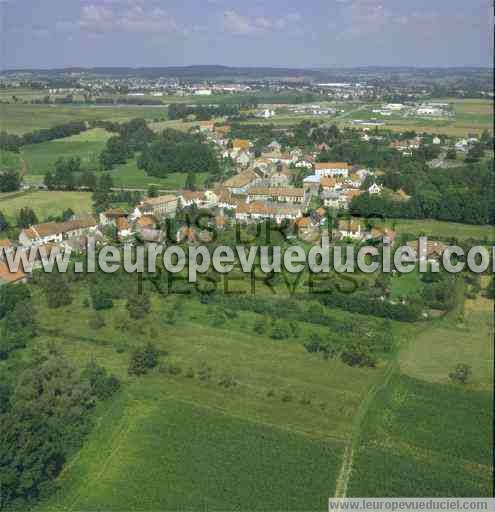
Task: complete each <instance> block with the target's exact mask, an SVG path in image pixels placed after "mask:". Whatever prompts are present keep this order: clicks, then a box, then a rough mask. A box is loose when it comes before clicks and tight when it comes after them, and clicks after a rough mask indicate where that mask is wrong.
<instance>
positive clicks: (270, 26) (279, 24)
mask: <svg viewBox="0 0 495 512" xmlns="http://www.w3.org/2000/svg"><path fill="white" fill-rule="evenodd" d="M301 20H302V16H301V15H300V14H299V13H298V12H292V13H289V14H287V15H286V16H284V17H280V18H276V19H274V18H268V17H265V16H257V17H253V16H244V15H242V14H239V13H238V12H237V11H234V10H229V11H225V12H224V13H223V29H224V31H225V32H229V33H231V34H241V35H249V34H262V33H267V32H271V31H274V30H281V29H284V28H286V27H288V26H289V25H291V24H295V23H299V22H300V21H301Z"/></svg>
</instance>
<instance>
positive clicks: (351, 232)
mask: <svg viewBox="0 0 495 512" xmlns="http://www.w3.org/2000/svg"><path fill="white" fill-rule="evenodd" d="M337 231H338V232H339V233H340V235H341V236H342V237H343V238H351V239H352V240H361V238H363V235H364V231H362V229H361V224H360V223H359V222H357V221H355V220H352V219H349V220H341V221H339V224H338V228H337Z"/></svg>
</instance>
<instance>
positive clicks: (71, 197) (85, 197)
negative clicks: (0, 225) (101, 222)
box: [0, 191, 92, 222]
mask: <svg viewBox="0 0 495 512" xmlns="http://www.w3.org/2000/svg"><path fill="white" fill-rule="evenodd" d="M26 206H29V207H30V208H32V209H33V210H34V212H35V213H36V216H37V217H38V219H39V221H40V222H41V221H43V220H44V219H46V218H47V217H49V216H59V215H61V214H62V212H63V211H64V210H66V209H68V208H72V210H73V211H74V212H75V213H76V214H78V215H87V214H91V213H92V202H91V194H90V193H89V192H58V191H54V192H44V191H39V192H17V193H8V194H0V211H1V212H2V213H3V214H4V215H5V216H6V217H7V219H8V220H10V221H12V222H15V219H16V217H17V214H18V212H19V210H20V209H21V208H24V207H26Z"/></svg>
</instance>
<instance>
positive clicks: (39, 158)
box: [20, 128, 111, 176]
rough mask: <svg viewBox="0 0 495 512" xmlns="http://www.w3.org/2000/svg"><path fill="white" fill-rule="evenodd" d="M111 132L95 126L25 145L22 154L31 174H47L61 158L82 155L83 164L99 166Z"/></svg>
mask: <svg viewBox="0 0 495 512" xmlns="http://www.w3.org/2000/svg"><path fill="white" fill-rule="evenodd" d="M110 137H111V134H110V133H108V132H107V131H106V130H103V129H101V128H93V129H92V130H88V131H86V132H82V133H79V134H78V135H73V136H71V137H67V138H64V139H59V140H52V141H49V142H42V143H40V144H31V145H29V146H23V148H22V150H21V153H20V156H21V158H22V159H23V160H24V161H25V162H26V165H27V170H28V173H29V174H30V175H36V176H38V175H45V174H46V173H47V172H48V171H51V170H53V168H54V165H55V162H56V161H57V160H58V159H59V158H71V157H73V158H74V157H80V158H81V160H82V162H83V164H85V165H88V164H92V166H93V167H96V168H97V167H98V162H99V161H98V158H99V154H100V152H101V151H102V150H103V148H104V147H105V143H106V141H107V140H108V139H109V138H110Z"/></svg>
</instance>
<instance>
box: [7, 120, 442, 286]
mask: <svg viewBox="0 0 495 512" xmlns="http://www.w3.org/2000/svg"><path fill="white" fill-rule="evenodd" d="M198 130H200V131H201V132H204V133H206V134H207V137H208V138H209V139H210V140H212V141H214V142H215V143H216V144H217V145H218V146H219V147H220V149H221V151H222V154H223V156H224V157H226V158H227V157H228V158H232V159H233V160H234V162H235V163H236V171H237V172H236V174H235V175H234V176H232V177H230V178H228V179H226V180H225V181H224V182H223V183H220V184H218V186H217V187H216V188H214V189H213V190H204V191H188V190H184V191H182V192H180V193H177V194H166V195H160V196H158V197H148V198H146V199H144V200H143V201H141V202H140V203H138V204H136V205H135V206H134V207H133V208H131V209H129V210H123V209H119V208H113V209H109V210H107V211H105V212H102V213H101V214H100V215H99V217H98V218H96V217H94V216H87V217H84V218H73V219H72V220H69V221H67V222H47V223H42V224H36V225H33V226H30V227H29V228H26V229H23V230H22V231H21V233H20V235H19V240H18V243H17V244H16V245H17V249H18V250H25V251H29V250H30V249H31V248H32V247H33V246H35V247H44V248H45V251H46V254H50V251H51V250H52V248H53V247H54V246H57V247H58V248H59V249H60V250H61V251H65V250H67V249H68V248H70V250H71V251H75V252H84V250H85V249H86V247H87V239H88V236H91V237H92V238H95V239H96V241H97V243H101V244H104V243H106V241H108V240H111V239H115V238H117V239H118V240H119V241H120V242H121V243H123V244H131V245H132V244H134V243H135V242H136V240H139V241H140V242H142V243H145V244H154V243H164V242H165V231H164V229H163V220H164V219H165V218H171V217H175V216H176V213H177V212H178V211H180V210H182V209H185V208H196V209H201V210H208V211H209V212H210V213H211V214H212V215H211V218H212V219H214V224H215V226H216V227H217V228H218V229H224V228H225V226H226V225H227V224H229V223H243V224H249V223H257V222H261V221H264V220H268V219H270V220H272V221H274V222H276V223H278V224H281V223H288V224H291V225H293V226H295V227H297V230H298V232H299V233H300V235H302V238H303V239H305V240H306V241H308V242H311V243H319V241H320V234H321V228H322V227H323V226H324V225H325V222H326V221H327V219H326V209H325V208H324V207H327V208H335V209H346V208H348V207H349V203H350V202H351V201H352V199H353V198H354V197H356V196H358V195H360V194H363V193H365V192H368V193H369V194H381V193H382V187H381V186H380V185H378V184H376V183H375V182H374V180H373V174H372V173H371V172H370V171H369V170H367V169H363V168H360V167H358V166H351V165H349V164H348V163H346V162H318V161H316V160H317V156H318V153H316V152H315V153H311V154H303V152H302V151H301V150H299V149H298V148H294V149H292V150H291V151H286V152H284V151H283V150H282V146H281V145H280V144H279V143H278V142H277V141H275V140H274V141H273V142H271V143H270V144H268V146H267V147H266V148H265V150H264V151H263V152H262V153H261V155H260V154H259V153H257V155H258V156H256V155H255V153H254V150H253V144H252V143H251V142H250V141H249V140H246V139H233V140H230V139H228V127H225V126H216V125H214V124H213V123H211V122H203V123H200V125H199V127H198ZM414 143H418V144H419V141H414ZM404 144H408V146H407V148H410V147H411V141H405V142H404ZM404 147H406V146H404ZM316 149H317V150H318V151H324V150H327V149H328V147H327V146H326V145H325V144H322V145H321V147H320V146H319V147H317V148H316ZM301 170H303V171H304V174H306V175H307V176H306V177H305V178H304V179H303V180H302V186H294V184H293V183H294V176H296V175H297V174H298V173H300V171H301ZM365 182H366V186H364V183H365ZM313 199H316V201H313ZM203 234H204V235H207V234H208V232H207V230H205V231H204V233H203ZM334 235H335V237H336V238H337V239H339V238H343V239H350V240H353V241H363V240H367V239H373V240H384V239H389V240H391V241H393V239H394V238H395V233H393V232H391V231H389V230H383V229H382V230H371V231H366V230H365V229H364V227H363V226H362V225H361V223H360V222H359V221H356V220H352V221H341V222H340V223H339V224H338V226H336V227H335V228H334ZM176 238H177V241H178V242H180V241H188V242H190V243H197V242H198V241H203V242H204V241H207V238H206V239H205V238H204V237H203V238H202V234H201V233H199V234H198V233H195V232H194V230H192V229H191V228H187V227H186V228H180V229H179V230H178V232H177V234H176ZM0 249H2V250H1V254H0V283H2V282H19V281H23V280H26V279H27V274H26V273H25V272H24V271H23V270H19V271H18V272H17V273H11V272H10V271H9V269H8V268H7V266H6V264H5V255H6V253H7V252H8V251H13V250H14V244H12V242H10V241H9V240H0ZM434 249H435V250H436V249H437V248H436V247H435V248H434ZM34 263H35V265H36V264H39V263H40V262H39V261H38V262H34Z"/></svg>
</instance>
